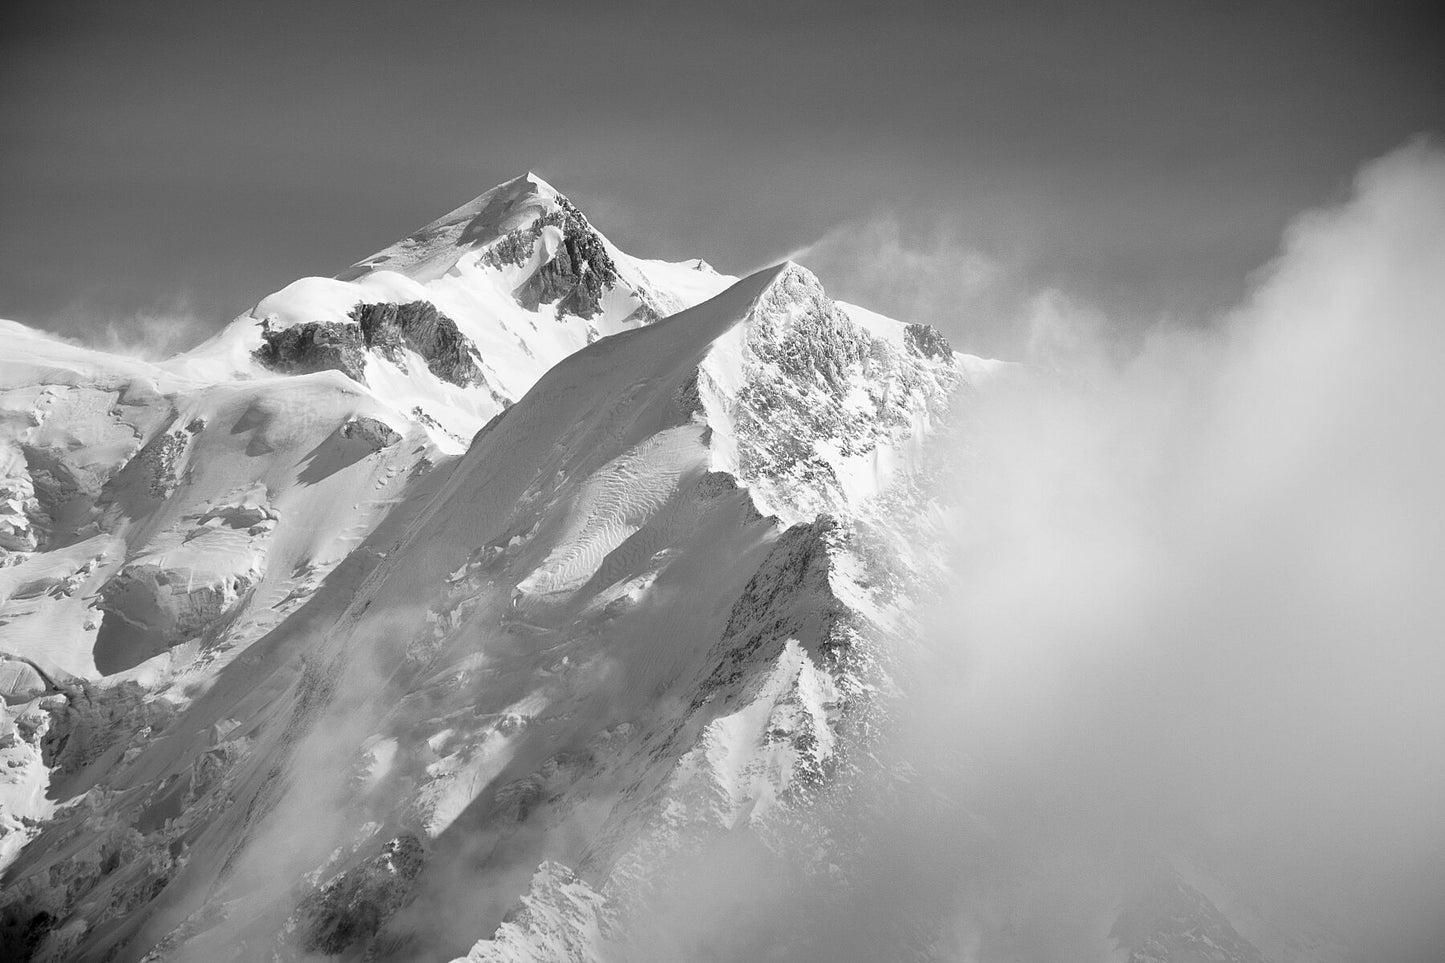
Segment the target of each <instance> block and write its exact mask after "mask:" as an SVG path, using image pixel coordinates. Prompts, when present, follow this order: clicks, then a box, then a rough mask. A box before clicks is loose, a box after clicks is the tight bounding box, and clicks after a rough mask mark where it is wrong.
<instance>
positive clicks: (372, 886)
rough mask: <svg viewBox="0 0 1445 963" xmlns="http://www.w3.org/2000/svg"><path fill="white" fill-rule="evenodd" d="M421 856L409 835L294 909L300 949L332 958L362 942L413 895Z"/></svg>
mask: <svg viewBox="0 0 1445 963" xmlns="http://www.w3.org/2000/svg"><path fill="white" fill-rule="evenodd" d="M425 859H426V854H425V852H424V851H423V849H422V845H421V841H420V840H419V839H417V838H416V837H415V836H413V835H411V834H410V833H407V834H404V835H401V836H398V837H397V838H395V839H393V840H391V841H390V842H388V843H387V844H386V845H385V846H384V847H383V848H382V851H381V853H380V854H378V855H376V856H373V857H372V858H371V859H368V860H366V861H365V862H363V863H361V864H360V865H359V866H356V867H354V868H352V869H349V870H347V871H346V872H344V873H342V874H341V875H340V876H337V877H336V878H334V879H332V880H331V881H330V882H328V883H326V884H325V885H324V886H322V887H321V888H320V889H318V890H317V891H316V892H315V893H313V894H312V895H311V896H309V897H308V898H307V899H306V900H305V901H304V902H303V903H302V904H301V906H300V907H299V908H298V910H297V914H298V915H299V916H300V918H301V922H302V926H303V930H302V935H301V948H302V949H303V950H305V951H307V952H308V953H327V954H337V953H342V952H345V951H346V950H347V949H349V948H351V947H353V946H358V945H361V944H365V943H366V942H367V941H369V940H370V939H371V938H372V937H374V936H375V935H376V934H377V932H378V931H379V930H380V929H381V927H382V924H384V923H385V922H386V921H387V920H388V919H390V918H391V916H392V914H393V913H395V912H396V911H397V910H398V909H400V908H401V907H403V906H405V905H406V904H407V903H408V902H409V901H410V898H411V895H412V885H411V884H412V881H413V880H415V879H416V877H417V874H418V873H420V872H421V868H422V864H423V863H424V862H425Z"/></svg>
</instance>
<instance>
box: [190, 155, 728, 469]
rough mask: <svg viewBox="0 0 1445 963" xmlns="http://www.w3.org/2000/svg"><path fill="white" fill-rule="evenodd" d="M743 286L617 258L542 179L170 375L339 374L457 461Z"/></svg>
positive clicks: (706, 271) (319, 288)
mask: <svg viewBox="0 0 1445 963" xmlns="http://www.w3.org/2000/svg"><path fill="white" fill-rule="evenodd" d="M731 280H732V279H731V278H727V277H724V276H722V275H719V274H717V273H716V272H714V271H712V270H711V269H710V268H707V267H705V266H704V265H703V264H702V263H701V262H692V263H689V264H687V265H674V264H668V263H666V262H656V261H643V260H638V259H635V258H632V257H629V256H628V255H626V254H624V253H623V252H621V251H619V250H618V249H617V248H616V247H615V246H613V245H612V244H611V242H609V241H608V240H607V239H606V238H605V237H603V236H602V235H601V234H600V233H599V232H598V231H597V230H596V229H595V228H594V227H592V225H591V223H590V222H589V221H588V220H587V218H586V216H585V215H583V214H582V212H581V211H580V210H578V209H577V207H576V206H575V205H573V204H572V202H571V201H570V200H568V199H567V198H566V197H565V196H564V195H562V194H561V193H559V192H557V191H556V190H555V189H553V188H552V187H551V186H550V185H548V184H547V183H546V182H544V181H542V180H541V179H540V178H538V177H536V176H535V175H533V174H526V175H523V176H521V177H517V178H514V179H512V180H510V181H507V182H506V183H504V184H501V185H499V186H498V187H495V188H493V189H492V190H490V191H487V192H486V193H484V194H482V195H481V196H479V197H477V198H476V199H474V200H472V201H471V202H469V203H467V204H464V205H462V206H461V207H459V208H457V209H456V210H455V211H452V212H451V213H449V214H446V215H444V216H443V217H440V218H438V219H437V220H435V221H433V222H431V223H430V224H428V225H426V226H425V227H422V228H420V229H419V230H417V231H415V232H414V233H413V234H411V235H410V236H408V237H406V238H404V239H402V240H401V241H398V242H397V243H395V244H393V245H391V246H389V247H387V248H385V249H383V250H381V251H379V252H377V253H376V254H373V255H372V256H370V257H368V258H365V259H363V260H362V261H360V262H358V263H356V264H355V265H353V266H352V267H350V268H348V269H347V270H345V271H343V272H341V274H339V275H337V276H336V277H333V278H321V277H309V278H302V279H300V280H297V281H295V282H293V283H291V284H289V285H287V286H286V287H285V288H283V289H281V290H280V291H277V292H275V293H273V294H270V295H268V296H266V297H264V298H262V299H261V300H260V301H258V302H257V303H256V305H255V306H253V307H252V308H251V309H250V310H249V311H248V312H246V313H245V314H243V315H241V316H240V317H239V318H237V319H236V320H235V321H233V322H232V323H231V324H230V325H229V326H228V327H227V328H226V330H225V331H223V332H221V333H220V334H219V335H217V336H216V337H215V338H213V339H211V341H209V342H207V343H206V344H203V345H201V346H200V347H198V348H196V349H194V350H193V351H190V352H188V353H186V354H185V355H182V356H181V357H180V358H177V359H175V361H174V362H172V367H173V368H175V369H176V370H178V371H183V372H186V373H188V374H190V375H192V376H195V377H200V378H210V379H225V378H234V377H239V376H251V377H262V376H266V375H268V374H283V375H287V374H308V373H311V372H315V371H320V370H337V371H341V372H342V373H343V374H345V375H347V377H349V378H351V379H352V380H354V381H357V382H358V383H361V384H364V385H366V386H367V387H368V388H369V389H370V390H371V391H372V392H373V393H374V394H375V395H376V396H377V397H378V398H379V399H380V400H381V401H383V402H384V403H386V404H388V405H389V406H390V407H391V408H393V409H394V410H396V411H397V412H398V413H399V414H401V415H402V416H404V417H407V418H411V419H413V420H415V421H417V422H418V423H420V424H422V425H424V426H425V427H426V428H427V429H428V431H429V434H430V436H431V438H432V440H433V441H434V442H435V443H436V444H438V445H440V446H441V447H442V448H444V449H446V450H449V451H453V452H455V451H458V450H460V448H461V447H462V445H463V444H464V441H465V439H467V438H470V437H471V435H472V434H473V433H474V432H475V431H476V430H477V429H478V428H480V427H481V425H483V424H484V423H486V421H487V420H488V419H490V418H491V417H492V416H493V415H495V414H496V413H497V412H498V411H500V410H501V409H503V408H505V407H506V406H507V405H509V404H511V403H512V402H514V401H516V400H517V399H518V398H520V397H521V396H522V394H523V393H525V392H526V390H527V389H528V388H529V387H530V386H531V385H532V383H533V382H535V381H536V379H537V378H538V377H540V376H541V374H542V373H543V372H544V371H546V370H547V369H548V368H549V367H551V366H552V365H553V364H555V363H556V362H557V361H559V360H561V359H562V358H563V357H565V356H567V355H568V354H571V353H572V352H573V351H576V350H577V349H578V348H580V347H582V346H583V345H586V344H590V343H591V342H593V341H595V340H597V339H598V338H600V337H604V336H606V335H609V334H615V333H617V332H618V331H622V330H626V329H628V328H633V327H637V326H638V325H641V324H646V323H649V322H651V321H655V320H656V319H657V318H659V317H663V316H665V315H667V314H672V313H675V312H676V311H678V310H681V309H682V308H685V307H688V306H690V305H692V304H695V303H697V302H698V301H701V300H705V299H706V298H708V297H711V296H712V295H714V294H716V293H718V292H719V291H720V290H722V289H723V288H724V287H726V286H727V284H728V283H730V282H731Z"/></svg>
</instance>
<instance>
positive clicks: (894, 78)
mask: <svg viewBox="0 0 1445 963" xmlns="http://www.w3.org/2000/svg"><path fill="white" fill-rule="evenodd" d="M1430 10H1431V5H1428V4H1422V5H1418V6H1413V5H1404V4H1390V3H1381V2H1370V3H1359V4H1332V3H1326V2H1303V3H1287V4H1276V3H1260V2H1232V0H1212V2H1199V3H1159V2H1150V3H1087V4H1085V3H1078V4H1052V5H1050V4H1026V3H999V4H992V3H987V4H968V3H960V4H915V5H900V4H882V3H877V4H873V3H866V4H865V3H856V2H832V3H819V4H813V3H799V2H786V0H777V2H774V3H767V4H751V3H743V4H729V3H721V2H719V3H707V4H694V3H659V4H631V5H627V4H621V3H609V2H592V3H585V4H582V3H578V4H557V3H540V2H539V3H529V2H523V0H509V2H504V3H490V2H479V0H478V2H412V3H396V4H370V3H352V4H344V5H343V4H334V5H324V4H319V3H304V2H295V3H285V4H258V3H247V2H226V3H210V2H186V3H143V2H142V3H114V2H102V3H94V4H91V3H83V4H82V3H66V2H28V3H12V4H11V5H10V6H9V8H8V12H7V14H6V17H5V23H4V27H3V32H0V132H3V133H0V251H3V258H0V316H4V317H10V318H14V319H17V320H21V321H25V322H28V323H32V324H38V325H42V326H46V327H50V328H52V329H55V330H60V331H63V332H66V333H70V334H82V335H83V334H85V332H86V331H87V329H91V330H94V329H96V328H97V327H98V326H101V325H103V324H104V323H105V322H107V321H110V322H113V323H119V324H121V325H122V326H123V325H125V324H127V323H130V322H131V321H135V319H136V317H137V316H140V317H146V316H153V315H165V314H168V313H169V314H177V315H184V316H186V317H188V318H189V317H194V318H196V319H198V321H199V324H200V325H201V326H203V327H214V326H217V325H219V324H221V323H223V322H224V321H225V320H227V319H229V318H230V317H231V316H234V315H235V314H237V313H238V312H240V311H242V310H244V309H245V308H247V307H248V306H249V305H250V304H251V303H253V302H254V301H255V300H257V299H258V298H259V297H261V296H263V295H264V294H266V293H268V292H270V291H272V290H274V289H276V288H278V287H280V286H282V285H284V284H286V283H288V282H289V281H290V280H292V279H294V278H296V277H299V276H302V275H307V274H332V273H335V272H336V271H338V270H340V269H341V268H343V267H344V266H346V265H347V264H349V263H351V262H352V261H354V260H356V259H357V258H359V257H362V256H364V255H366V254H368V253H370V252H372V251H373V250H375V249H377V248H379V247H382V246H384V245H386V244H387V243H389V242H390V241H392V240H393V239H395V238H397V237H399V236H402V235H404V234H405V233H407V232H408V231H410V230H411V229H413V228H415V227H416V226H418V225H419V224H421V223H424V222H426V221H428V220H430V219H431V218H433V217H435V216H437V215H439V214H441V213H443V212H445V211H447V210H449V209H451V208H453V207H455V206H457V205H459V204H461V203H463V202H464V201H466V200H468V199H470V198H471V197H472V196H474V195H475V194H477V193H480V192H481V191H482V190H485V189H486V188H488V187H490V186H492V185H493V184H495V183H497V182H499V181H502V180H505V179H507V178H509V177H511V176H514V175H515V174H518V173H520V172H522V171H525V170H527V169H533V170H536V171H537V172H538V173H540V174H542V175H543V176H544V177H546V178H547V179H548V180H550V181H551V182H552V183H553V184H554V185H555V186H557V187H558V188H559V189H560V190H562V191H564V192H565V193H567V194H568V195H569V196H571V197H572V198H573V200H575V201H576V202H577V203H578V204H579V206H581V207H582V209H583V210H584V211H586V212H588V213H589V215H590V216H591V218H592V220H593V221H594V223H596V224H597V226H598V227H599V228H601V229H602V230H603V231H604V232H605V233H607V234H608V235H609V236H610V237H611V238H612V239H613V240H614V241H616V242H617V243H618V244H619V245H620V246H621V247H623V248H624V249H625V250H627V251H629V252H631V253H634V254H639V255H644V256H668V257H672V258H682V257H687V256H701V257H705V258H707V259H708V260H709V261H711V262H713V263H714V264H715V265H716V266H718V267H719V268H720V269H723V270H728V271H732V272H740V271H745V270H747V269H749V268H752V267H755V266H758V265H760V264H763V263H764V262H768V261H770V260H775V259H778V258H780V257H783V256H786V255H787V254H789V253H790V252H794V251H797V250H799V249H802V248H806V247H807V246H808V245H810V244H812V243H813V242H815V241H816V240H817V239H819V238H820V237H823V236H825V235H830V236H831V241H830V242H828V243H827V244H825V246H824V248H821V249H818V250H819V251H820V254H819V257H818V258H817V260H819V261H820V262H821V263H819V264H818V267H819V269H820V272H821V273H822V274H823V280H824V282H825V283H826V284H827V285H828V287H829V289H830V290H831V291H834V292H835V293H836V294H838V295H839V296H844V297H850V298H852V299H854V300H861V301H864V302H865V303H866V302H868V301H872V302H873V305H872V306H875V307H878V308H879V309H881V310H884V311H889V312H896V313H899V314H904V313H909V312H914V313H916V312H917V311H918V310H920V309H921V310H924V311H926V312H927V313H929V314H932V315H934V317H931V318H926V319H925V320H933V321H935V322H936V323H938V324H940V325H941V326H942V327H944V328H945V329H946V330H947V331H949V333H950V334H952V335H953V336H954V337H955V339H956V340H959V341H961V342H963V343H964V345H965V346H969V345H971V346H973V347H977V348H982V349H987V348H990V347H998V346H1000V345H1002V344H1003V342H1004V341H1005V340H1006V339H1004V338H1003V336H1002V335H999V334H998V333H997V332H996V331H994V330H993V329H991V328H990V327H989V325H990V324H993V325H997V324H999V323H1000V322H999V319H998V318H993V319H984V318H981V317H978V316H977V315H978V314H979V313H980V312H987V311H992V312H995V313H999V314H1007V313H1008V312H1009V311H1010V310H1011V308H1010V302H1009V300H1008V298H1007V297H1003V296H1000V297H993V298H982V299H977V300H976V302H968V299H967V298H960V303H959V304H957V305H956V306H954V305H952V304H951V302H950V296H949V292H950V291H951V290H952V288H951V287H950V285H952V284H953V281H952V280H951V273H950V272H952V271H953V265H955V264H958V263H967V262H968V258H971V257H974V256H975V255H976V256H977V257H980V258H982V259H983V260H984V262H986V263H987V264H990V265H992V266H993V267H994V268H997V273H998V275H999V276H1000V277H1002V278H1003V280H1000V281H998V282H997V283H996V284H995V287H996V288H998V289H999V290H1001V291H1004V292H1014V293H1017V292H1019V291H1024V290H1027V289H1036V288H1038V287H1041V286H1058V287H1061V288H1063V289H1064V290H1066V291H1068V292H1070V293H1071V295H1073V296H1076V297H1078V298H1080V299H1081V300H1083V301H1085V302H1087V303H1090V304H1094V305H1097V306H1099V307H1100V308H1101V309H1103V310H1105V311H1106V312H1108V313H1109V314H1111V315H1113V316H1116V317H1118V318H1121V319H1124V320H1125V322H1126V323H1143V322H1145V321H1148V320H1152V319H1153V318H1155V317H1157V316H1159V315H1160V314H1171V315H1175V316H1179V317H1184V318H1197V317H1201V316H1203V315H1204V314H1205V313H1207V312H1208V311H1209V310H1211V309H1214V308H1217V307H1219V306H1221V305H1224V304H1228V303H1230V302H1231V301H1232V300H1233V299H1234V298H1235V297H1237V295H1238V293H1239V291H1240V290H1241V288H1242V285H1243V283H1244V278H1245V274H1246V272H1247V271H1249V270H1250V269H1251V268H1253V267H1256V266H1258V265H1259V264H1261V263H1262V262H1264V261H1265V260H1267V259H1268V258H1269V256H1270V255H1271V254H1272V253H1273V251H1274V250H1275V249H1276V246H1277V244H1278V241H1279V234H1280V231H1281V229H1282V228H1283V226H1284V225H1285V224H1286V223H1287V221H1288V219H1289V218H1290V217H1291V216H1292V215H1293V214H1295V213H1297V212H1298V211H1300V210H1301V209H1303V208H1307V207H1310V206H1313V205H1316V204H1321V203H1328V202H1333V201H1337V200H1339V199H1341V198H1342V197H1343V196H1344V195H1345V194H1346V193H1347V192H1348V189H1349V184H1350V178H1351V175H1352V173H1353V172H1354V170H1355V169H1356V167H1357V166H1358V165H1359V164H1360V163H1362V162H1363V161H1365V160H1367V159H1369V158H1371V157H1374V156H1377V155H1379V154H1382V153H1385V152H1386V151H1388V150H1390V149H1392V148H1394V147H1396V146H1398V145H1399V144H1401V143H1403V142H1404V141H1405V140H1406V139H1407V138H1409V137H1410V136H1411V135H1413V134H1416V133H1419V132H1428V131H1439V130H1442V129H1445V57H1442V55H1441V51H1442V50H1445V34H1442V31H1441V27H1440V25H1439V24H1438V22H1437V21H1438V19H1439V18H1438V17H1437V18H1433V19H1432V18H1431V17H1430V16H1429V13H1430ZM880 225H881V227H880ZM878 237H882V238H884V239H886V240H887V241H888V243H889V244H891V246H892V247H891V250H892V253H893V255H894V256H895V260H897V262H898V263H899V264H900V265H902V267H901V268H900V270H902V271H904V272H905V275H906V271H907V270H908V269H909V267H908V266H909V265H912V266H913V268H916V269H917V270H918V271H919V282H918V283H919V285H925V286H928V285H931V286H932V288H933V289H934V290H933V291H932V293H931V294H927V295H926V296H922V297H919V298H911V297H910V296H909V294H908V291H909V290H910V286H909V284H907V283H905V284H903V285H898V284H881V285H880V284H878V283H874V282H869V281H867V280H866V279H862V278H861V277H860V276H857V275H856V274H855V272H852V271H850V269H849V263H848V259H849V258H850V257H854V258H860V259H866V258H867V257H868V254H869V252H868V250H866V244H869V243H872V241H871V240H869V239H873V238H878ZM822 251H827V252H829V253H828V254H827V255H826V256H824V255H823V254H822V253H821V252H822ZM900 252H901V256H900ZM964 255H967V257H965V256H964ZM128 319H129V320H128ZM136 323H137V324H139V323H140V322H136ZM138 330H144V328H141V329H138ZM197 336H198V333H197V332H196V331H194V330H193V331H189V332H187V333H186V334H185V335H184V336H183V338H182V339H183V340H184V338H185V337H189V338H191V339H192V340H194V338H195V337H197Z"/></svg>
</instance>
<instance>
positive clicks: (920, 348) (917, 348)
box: [903, 324, 953, 361]
mask: <svg viewBox="0 0 1445 963" xmlns="http://www.w3.org/2000/svg"><path fill="white" fill-rule="evenodd" d="M903 337H904V338H905V340H906V341H907V344H908V350H910V351H912V352H913V353H914V354H917V355H921V356H922V357H925V358H934V359H937V360H939V361H947V360H948V359H949V358H952V357H953V346H952V345H951V344H949V343H948V339H947V338H945V337H944V336H943V332H941V331H939V330H938V329H937V328H935V327H933V326H932V325H929V324H910V325H908V326H907V327H906V328H904V329H903Z"/></svg>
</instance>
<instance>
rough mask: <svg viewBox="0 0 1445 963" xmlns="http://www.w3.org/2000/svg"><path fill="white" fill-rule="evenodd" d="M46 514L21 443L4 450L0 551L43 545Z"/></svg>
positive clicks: (1, 458) (0, 471) (0, 463)
mask: <svg viewBox="0 0 1445 963" xmlns="http://www.w3.org/2000/svg"><path fill="white" fill-rule="evenodd" d="M46 521H49V519H47V518H45V517H44V513H43V512H42V511H41V508H40V501H39V499H37V498H36V497H35V483H34V481H32V480H31V478H30V468H29V466H28V465H26V463H25V454H24V452H22V451H21V449H20V446H19V445H6V446H5V448H4V449H3V450H0V555H3V554H5V553H8V552H33V551H35V550H36V549H37V548H39V547H40V543H41V540H42V538H43V535H42V532H43V525H44V522H46Z"/></svg>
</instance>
